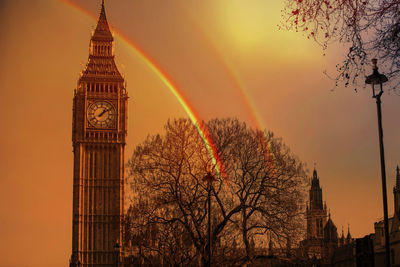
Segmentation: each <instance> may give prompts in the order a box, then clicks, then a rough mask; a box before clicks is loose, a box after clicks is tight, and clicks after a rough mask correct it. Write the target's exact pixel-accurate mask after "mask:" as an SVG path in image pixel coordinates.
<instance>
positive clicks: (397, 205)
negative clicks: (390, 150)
mask: <svg viewBox="0 0 400 267" xmlns="http://www.w3.org/2000/svg"><path fill="white" fill-rule="evenodd" d="M393 195H394V213H395V215H397V216H398V217H399V218H400V170H399V165H397V168H396V185H395V187H394V188H393Z"/></svg>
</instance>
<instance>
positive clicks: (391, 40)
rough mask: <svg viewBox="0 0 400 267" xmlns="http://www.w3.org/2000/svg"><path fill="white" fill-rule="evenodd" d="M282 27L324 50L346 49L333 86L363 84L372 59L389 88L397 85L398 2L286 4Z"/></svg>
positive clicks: (292, 0)
mask: <svg viewBox="0 0 400 267" xmlns="http://www.w3.org/2000/svg"><path fill="white" fill-rule="evenodd" d="M283 25H284V27H287V28H288V29H295V30H296V31H299V32H303V33H305V34H306V36H307V37H308V38H312V39H314V40H315V41H316V42H318V43H319V44H320V45H321V46H322V47H323V48H324V49H326V48H327V47H328V46H329V45H330V44H331V43H332V42H339V43H342V44H344V45H345V46H347V45H348V52H347V55H346V58H345V59H344V61H343V62H342V63H339V64H338V65H337V66H336V67H337V70H338V76H337V77H336V85H337V82H338V81H340V80H342V81H345V85H346V86H347V85H349V84H350V83H352V84H355V83H356V80H357V77H360V78H363V81H364V76H365V75H369V74H371V72H372V70H371V67H370V66H371V65H370V60H371V59H372V58H378V59H379V65H380V66H381V72H384V73H385V74H386V75H387V76H388V77H389V78H391V79H392V83H391V84H392V86H393V88H395V87H396V86H398V85H399V83H400V79H399V75H398V74H399V71H400V0H286V1H285V8H284V9H283ZM367 66H368V68H366V67H367ZM382 70H384V71H382Z"/></svg>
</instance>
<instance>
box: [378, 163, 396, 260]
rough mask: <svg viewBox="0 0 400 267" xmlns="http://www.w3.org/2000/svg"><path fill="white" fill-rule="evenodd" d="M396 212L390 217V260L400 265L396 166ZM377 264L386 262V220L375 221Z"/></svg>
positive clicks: (394, 189)
mask: <svg viewBox="0 0 400 267" xmlns="http://www.w3.org/2000/svg"><path fill="white" fill-rule="evenodd" d="M393 195H394V214H393V217H391V218H389V241H390V250H391V251H390V261H391V264H392V266H400V170H399V166H397V168H396V184H395V186H394V188H393ZM374 228H375V238H374V251H375V264H376V266H383V265H384V263H385V232H384V221H383V220H380V221H378V222H375V223H374Z"/></svg>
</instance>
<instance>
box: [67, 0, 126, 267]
mask: <svg viewBox="0 0 400 267" xmlns="http://www.w3.org/2000/svg"><path fill="white" fill-rule="evenodd" d="M127 100H128V95H127V92H126V88H125V84H124V79H123V78H122V76H121V74H120V73H119V71H118V69H117V67H116V65H115V62H114V38H113V35H112V33H111V31H110V28H109V26H108V22H107V18H106V12H105V8H104V1H102V5H101V12H100V16H99V19H98V22H97V26H96V29H95V31H94V32H93V34H92V36H91V39H90V45H89V59H88V63H87V64H86V67H85V69H84V70H83V71H82V73H81V76H80V78H79V80H78V84H77V88H76V90H75V93H74V98H73V120H72V143H73V154H74V171H73V214H72V215H73V216H72V217H73V219H72V220H73V221H72V255H71V259H70V266H80V267H87V266H115V265H116V264H117V263H118V262H119V260H120V251H121V250H122V248H121V245H120V244H122V242H121V240H122V237H123V231H122V227H121V225H122V220H123V214H124V162H125V142H126V135H127ZM119 266H121V265H119Z"/></svg>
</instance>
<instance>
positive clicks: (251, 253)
mask: <svg viewBox="0 0 400 267" xmlns="http://www.w3.org/2000/svg"><path fill="white" fill-rule="evenodd" d="M205 127H206V128H207V129H208V131H209V133H210V137H211V138H212V140H213V142H214V144H215V147H216V150H217V152H218V156H219V158H220V159H221V161H222V164H223V166H224V172H225V175H226V177H225V178H223V177H221V176H220V175H219V173H217V172H216V171H215V169H214V171H213V172H214V173H213V176H214V177H216V178H217V179H216V181H215V182H214V183H213V184H212V200H213V201H212V203H213V204H212V244H213V246H212V249H213V261H214V262H215V263H216V264H218V266H223V265H233V262H235V263H238V264H246V263H248V262H251V261H252V260H253V258H254V257H255V256H256V254H257V253H258V252H257V249H256V247H257V246H258V247H259V244H260V243H261V241H260V240H262V239H263V238H264V239H265V236H266V235H267V233H268V234H269V236H271V237H272V238H273V239H274V241H275V243H276V244H282V245H286V242H287V240H288V238H290V239H291V240H292V241H295V240H298V239H299V238H301V234H302V233H301V231H300V230H299V229H302V224H303V220H302V217H301V213H302V211H303V200H304V194H303V193H304V188H305V184H304V181H305V173H304V170H303V165H302V163H301V162H300V161H299V160H298V159H297V158H296V157H294V156H293V155H292V154H291V153H290V151H289V149H288V148H287V147H286V146H285V145H284V144H283V143H282V141H281V140H280V139H278V138H275V137H274V136H273V135H272V134H271V133H266V132H262V131H259V130H253V129H249V128H247V127H246V125H245V124H244V123H240V122H239V121H238V120H236V119H224V120H218V119H216V120H212V121H210V122H209V123H207V124H206V126H205ZM165 129H166V133H165V135H163V136H160V135H156V136H151V137H148V138H147V140H146V141H145V142H144V143H143V144H142V145H139V146H138V147H137V148H136V150H135V152H134V154H133V156H132V159H131V160H130V161H129V163H128V167H129V170H130V176H129V184H130V186H131V189H132V191H133V196H134V198H133V201H132V203H131V210H132V211H133V210H134V211H135V212H133V213H131V214H128V217H129V220H130V224H129V225H130V231H131V233H133V232H136V233H143V232H146V231H147V230H146V229H153V230H152V231H153V232H152V234H148V235H147V236H146V235H145V236H144V237H143V238H147V239H152V240H150V241H145V242H144V241H142V242H137V243H136V244H134V245H136V246H138V245H140V246H141V249H142V250H145V252H143V253H142V254H143V255H152V253H153V254H154V253H157V255H161V257H162V261H163V262H164V263H165V264H169V265H197V264H198V265H205V264H206V263H207V261H208V259H207V253H206V252H207V243H208V242H207V215H208V214H207V192H208V191H207V184H206V182H205V181H203V177H204V176H205V175H206V173H207V171H208V170H209V169H208V168H209V166H210V164H211V157H210V154H209V153H208V150H207V149H206V147H205V145H204V143H203V140H202V138H201V136H200V135H199V133H198V132H197V129H196V127H195V126H194V125H193V124H192V123H191V122H190V121H189V120H187V119H180V120H175V121H173V122H168V123H167V125H166V126H165ZM132 243H135V242H132ZM265 249H266V248H265ZM265 251H266V250H265ZM154 255H155V254H154Z"/></svg>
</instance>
